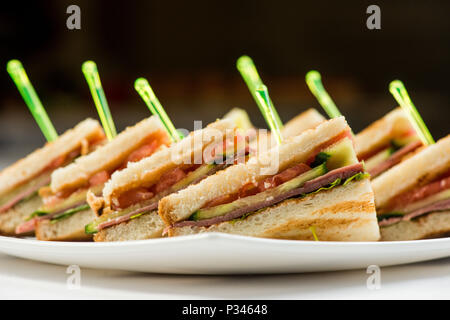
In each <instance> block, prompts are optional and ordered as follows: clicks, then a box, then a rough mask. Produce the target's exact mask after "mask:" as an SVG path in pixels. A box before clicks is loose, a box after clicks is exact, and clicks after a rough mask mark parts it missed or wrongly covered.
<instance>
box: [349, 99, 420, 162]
mask: <svg viewBox="0 0 450 320" xmlns="http://www.w3.org/2000/svg"><path fill="white" fill-rule="evenodd" d="M410 130H413V127H412V126H411V124H410V122H409V120H408V117H407V116H406V114H405V112H404V111H403V110H402V109H401V108H400V107H397V108H395V109H394V110H392V111H391V112H389V113H387V114H386V115H385V116H384V117H382V118H381V119H379V120H377V121H375V122H373V123H372V124H371V125H369V126H368V127H367V128H365V129H364V130H363V131H361V132H360V133H358V134H357V135H356V137H355V141H356V146H355V151H356V154H357V155H358V158H360V159H361V157H363V156H364V155H365V154H367V153H370V152H371V151H372V150H376V149H378V148H380V147H382V146H383V145H386V144H388V143H389V142H390V141H391V140H392V139H393V138H396V137H400V136H402V135H404V134H405V133H407V132H409V131H410Z"/></svg>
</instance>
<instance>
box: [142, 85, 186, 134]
mask: <svg viewBox="0 0 450 320" xmlns="http://www.w3.org/2000/svg"><path fill="white" fill-rule="evenodd" d="M134 88H135V89H136V91H137V92H138V93H139V95H140V96H141V98H142V100H144V102H145V104H146V105H147V106H148V108H149V109H150V111H151V112H152V113H153V114H154V115H155V116H157V117H159V119H160V120H161V122H162V123H163V125H164V127H165V128H166V130H167V133H168V134H169V136H170V137H171V138H172V140H173V141H175V142H177V141H180V140H181V139H183V136H182V135H181V134H180V133H179V132H178V131H177V130H176V129H175V126H174V125H173V123H172V121H170V118H169V116H168V115H167V113H166V111H165V110H164V108H163V106H162V105H161V103H160V102H159V100H158V98H157V97H156V95H155V93H154V92H153V89H152V87H150V84H149V83H148V81H147V79H145V78H138V79H136V81H135V82H134Z"/></svg>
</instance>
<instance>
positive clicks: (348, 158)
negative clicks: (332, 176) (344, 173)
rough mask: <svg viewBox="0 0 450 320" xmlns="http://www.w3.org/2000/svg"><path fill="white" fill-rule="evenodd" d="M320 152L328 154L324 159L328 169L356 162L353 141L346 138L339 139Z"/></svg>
mask: <svg viewBox="0 0 450 320" xmlns="http://www.w3.org/2000/svg"><path fill="white" fill-rule="evenodd" d="M322 152H324V153H326V154H328V155H329V156H330V157H329V158H328V160H327V161H326V164H327V169H328V171H331V170H334V169H338V168H341V167H345V166H349V165H351V164H354V163H357V162H358V159H357V158H356V154H355V150H354V149H353V143H352V141H351V140H350V139H348V138H345V139H343V140H341V141H340V142H338V143H336V144H335V145H333V146H331V147H329V148H327V149H325V150H323V151H322Z"/></svg>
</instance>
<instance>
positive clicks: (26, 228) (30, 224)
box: [15, 201, 86, 234]
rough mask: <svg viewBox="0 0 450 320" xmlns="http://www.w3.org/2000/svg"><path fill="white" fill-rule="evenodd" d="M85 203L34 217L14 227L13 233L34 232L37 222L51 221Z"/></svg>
mask: <svg viewBox="0 0 450 320" xmlns="http://www.w3.org/2000/svg"><path fill="white" fill-rule="evenodd" d="M85 203H86V201H83V202H79V203H76V204H73V205H71V206H70V207H66V208H64V209H61V210H58V211H56V212H53V213H49V214H46V215H45V216H40V217H34V218H33V219H31V220H28V221H25V222H24V223H22V224H20V225H18V226H17V227H16V230H15V232H16V234H22V233H28V232H31V231H34V229H35V228H36V223H37V222H38V221H41V220H48V219H52V218H53V217H55V216H57V215H59V214H61V213H63V212H65V211H67V210H70V209H74V208H76V207H79V206H81V205H83V204H85Z"/></svg>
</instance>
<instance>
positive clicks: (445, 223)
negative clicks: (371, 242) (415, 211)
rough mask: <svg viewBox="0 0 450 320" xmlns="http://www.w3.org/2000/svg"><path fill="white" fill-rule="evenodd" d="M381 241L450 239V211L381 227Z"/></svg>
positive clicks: (433, 213)
mask: <svg viewBox="0 0 450 320" xmlns="http://www.w3.org/2000/svg"><path fill="white" fill-rule="evenodd" d="M380 232H381V241H400V240H421V239H431V238H441V237H450V211H442V212H432V213H429V214H426V215H423V216H420V217H418V218H416V219H414V220H410V221H401V222H399V223H395V224H393V225H390V226H387V227H381V228H380Z"/></svg>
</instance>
